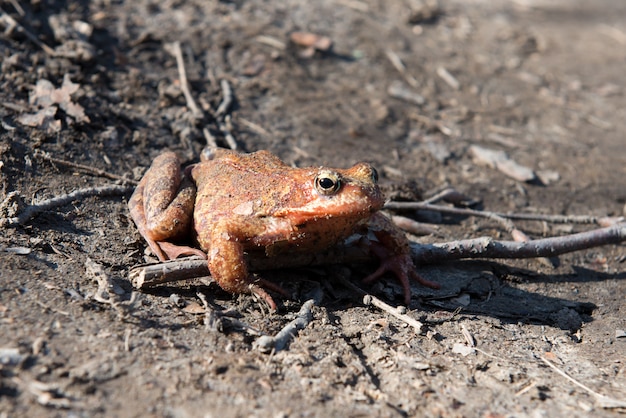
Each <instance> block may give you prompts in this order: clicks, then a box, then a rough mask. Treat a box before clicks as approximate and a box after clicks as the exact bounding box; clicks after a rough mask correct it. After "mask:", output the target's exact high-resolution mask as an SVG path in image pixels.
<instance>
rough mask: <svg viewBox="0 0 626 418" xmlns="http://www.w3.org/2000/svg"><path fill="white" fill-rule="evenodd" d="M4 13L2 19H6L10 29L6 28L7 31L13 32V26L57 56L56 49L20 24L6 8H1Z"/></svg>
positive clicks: (0, 19)
mask: <svg viewBox="0 0 626 418" xmlns="http://www.w3.org/2000/svg"><path fill="white" fill-rule="evenodd" d="M0 11H1V12H2V13H1V14H0V21H2V20H4V21H5V22H6V25H7V26H8V29H7V30H5V33H8V32H11V30H12V29H13V28H16V29H17V31H18V32H21V33H23V34H24V35H25V36H26V37H27V38H28V39H30V40H31V42H33V43H34V44H35V45H37V46H38V47H39V48H41V49H43V51H44V52H45V53H46V54H48V55H50V56H53V57H54V56H56V52H55V50H54V49H52V48H50V47H49V46H48V45H46V44H45V43H43V42H41V41H40V40H39V39H38V38H37V37H36V36H35V35H33V34H32V33H30V32H29V31H27V30H26V28H25V27H24V26H22V25H20V24H19V22H17V21H16V20H15V19H13V18H12V17H11V16H10V15H9V14H7V13H6V12H5V11H4V10H0Z"/></svg>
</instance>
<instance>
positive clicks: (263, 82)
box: [0, 0, 626, 417]
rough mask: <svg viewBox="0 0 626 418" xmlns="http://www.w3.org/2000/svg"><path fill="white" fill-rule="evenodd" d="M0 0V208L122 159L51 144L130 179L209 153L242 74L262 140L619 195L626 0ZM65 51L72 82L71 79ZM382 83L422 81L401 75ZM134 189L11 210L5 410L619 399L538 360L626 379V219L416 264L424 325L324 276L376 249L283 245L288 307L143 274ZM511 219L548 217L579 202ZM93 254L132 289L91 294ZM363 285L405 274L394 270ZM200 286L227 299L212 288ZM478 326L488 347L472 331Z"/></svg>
mask: <svg viewBox="0 0 626 418" xmlns="http://www.w3.org/2000/svg"><path fill="white" fill-rule="evenodd" d="M11 19H13V20H14V21H15V22H17V23H19V24H20V25H21V27H22V28H23V29H24V30H21V28H20V27H17V26H15V25H13V24H12V22H11ZM0 22H1V23H0V25H1V26H2V29H3V30H4V34H3V35H2V36H1V37H0V53H1V55H2V74H1V75H0V83H1V88H0V103H1V104H2V106H0V118H1V119H0V121H1V122H2V126H1V128H0V135H1V136H0V138H1V139H0V170H1V172H2V182H1V184H0V198H1V199H0V200H1V201H2V202H3V203H2V206H1V207H0V209H1V210H2V214H1V215H0V217H3V218H6V217H10V216H15V215H16V213H18V211H19V210H20V208H19V207H18V205H19V203H20V201H23V202H26V203H32V202H33V201H38V200H42V199H45V198H49V197H53V196H58V195H61V194H64V193H69V192H71V191H74V190H77V189H81V188H85V187H89V186H99V185H105V184H110V183H111V182H113V181H114V180H109V179H106V178H104V177H102V176H99V175H95V174H93V173H88V172H86V171H85V170H80V169H76V168H69V167H67V166H64V165H61V164H55V163H51V162H50V161H47V160H45V159H44V158H42V157H41V155H40V152H41V151H43V152H46V153H49V155H50V156H51V157H54V158H57V159H63V160H68V161H72V162H74V163H79V164H85V165H88V166H90V167H94V168H98V169H101V170H104V171H106V172H109V173H114V174H117V175H120V176H127V177H128V178H132V179H135V180H136V179H138V178H139V177H140V175H141V173H142V172H143V171H144V170H145V168H146V167H147V166H148V165H149V163H150V161H151V159H153V158H154V157H155V156H156V155H157V154H158V153H159V152H161V151H162V150H164V149H172V150H175V151H176V152H178V153H179V155H181V157H183V158H184V159H185V160H186V161H188V162H191V161H194V159H196V158H197V156H198V155H199V152H200V150H201V149H202V148H203V146H204V145H205V144H206V141H205V139H204V136H203V133H202V129H203V128H204V127H206V128H208V129H209V130H210V132H212V133H213V134H214V135H215V136H216V137H217V139H218V142H219V143H220V144H221V145H224V143H223V142H222V135H221V133H222V132H221V131H220V129H218V127H217V125H216V123H215V119H213V118H212V117H211V111H210V110H209V109H210V108H212V109H216V108H217V106H218V105H219V104H220V103H221V101H222V98H223V93H222V89H221V88H220V80H224V79H225V80H228V81H229V82H230V85H231V86H232V89H233V94H234V98H235V102H234V103H233V106H232V107H231V109H230V111H229V115H230V116H231V117H232V120H231V124H232V132H233V134H234V136H235V137H236V140H237V142H238V144H239V146H240V147H241V148H242V149H244V150H247V151H254V150H259V149H268V150H270V151H272V152H274V153H276V154H278V155H279V156H280V157H281V158H283V159H284V160H285V161H287V162H289V163H293V164H297V165H299V166H305V165H320V164H325V165H330V166H339V167H346V166H350V165H352V164H353V163H354V162H356V161H358V160H366V161H370V162H372V163H373V164H374V165H376V166H377V167H378V168H379V171H380V173H381V181H382V183H383V185H384V186H385V187H386V188H387V190H398V189H401V190H411V189H412V188H413V187H412V185H414V184H417V187H418V189H419V190H420V193H422V194H423V195H428V194H429V193H432V192H433V191H436V190H440V189H441V188H443V187H445V186H452V187H455V188H457V189H458V190H460V191H462V192H464V193H466V194H467V195H469V196H470V197H472V198H474V199H476V200H480V201H481V202H482V207H484V208H486V209H489V210H494V211H501V212H506V211H515V212H530V213H532V212H538V213H546V214H568V215H599V216H604V215H613V216H620V215H623V214H624V204H625V201H626V185H625V182H624V177H625V176H626V148H625V137H626V122H625V121H626V96H625V94H624V85H626V73H625V71H624V68H625V64H626V3H623V2H613V1H608V0H603V1H594V2H585V1H567V2H566V1H543V0H516V1H509V2H486V1H478V0H475V1H456V0H451V1H441V2H440V3H439V5H438V7H435V8H433V7H428V4H423V3H421V2H420V1H419V0H404V1H397V0H394V1H386V2H384V1H379V2H377V1H372V0H337V1H316V2H309V3H307V2H300V1H265V2H262V1H248V2H245V1H232V2H229V1H223V2H217V1H199V0H198V1H178V2H152V1H144V0H138V1H133V2H106V1H94V2H62V1H59V2H54V1H46V0H44V1H31V2H4V3H3V4H2V20H0ZM80 22H83V24H82V25H81V24H80ZM25 31H27V32H28V33H29V34H32V35H34V36H33V37H29V36H28V34H27V33H26V32H25ZM294 31H306V32H312V33H316V34H320V35H324V36H327V37H329V38H330V39H331V40H332V41H333V42H334V46H333V48H332V50H327V51H324V50H321V51H319V50H318V51H315V52H314V53H313V54H309V55H308V56H307V55H306V52H307V51H303V49H302V48H301V47H299V46H297V45H294V44H290V43H289V36H290V34H291V33H292V32H294ZM35 41H37V42H39V43H40V44H39V45H38V44H37V43H36V42H35ZM172 42H180V45H181V48H182V51H183V55H184V58H185V67H186V72H187V76H188V78H189V82H190V90H191V94H192V96H193V97H194V98H195V101H196V102H197V103H198V105H199V106H200V107H201V111H202V114H203V116H202V117H201V118H200V119H194V118H193V117H191V116H190V112H189V109H188V108H187V106H186V100H185V98H184V96H183V94H182V93H181V89H180V79H179V73H178V70H177V66H176V60H175V58H174V57H173V55H172V54H171V53H170V52H168V44H170V43H172ZM46 47H49V48H53V49H55V51H56V52H54V53H53V51H46V50H45V48H46ZM309 52H310V51H309ZM390 57H391V58H390ZM394 57H395V58H398V59H399V60H400V61H401V62H402V63H403V64H404V66H405V70H404V72H401V71H400V70H401V68H399V66H398V65H394V64H393V62H392V61H393V58H394ZM447 74H449V76H447ZM66 75H67V76H69V79H70V80H71V81H72V82H73V83H76V84H77V85H78V86H80V88H79V89H78V90H77V91H76V92H73V89H72V85H71V84H69V83H66V84H65V85H63V79H64V77H65V76H66ZM42 80H48V81H49V82H51V83H52V86H53V87H54V88H56V89H59V90H58V91H56V92H54V93H55V94H57V96H59V95H60V96H61V97H56V98H55V97H54V95H51V94H50V92H49V91H47V92H46V91H45V89H43V87H45V85H44V82H42ZM446 80H447V81H446ZM38 83H39V84H38ZM397 83H401V84H400V86H401V87H398V84H397ZM36 85H37V86H38V87H39V88H38V89H35V86H36ZM62 86H64V87H62ZM78 86H76V87H78ZM390 87H392V88H391V90H393V88H396V89H399V90H400V91H402V92H410V93H413V96H411V97H412V98H413V100H416V101H418V102H419V101H420V100H421V99H420V97H421V98H423V103H416V102H411V101H406V100H400V99H398V98H395V97H392V95H390V93H389V91H390ZM61 93H62V94H61ZM416 94H417V95H418V96H416ZM29 98H30V101H29ZM46 100H48V101H46ZM50 100H52V101H53V103H51V102H50ZM82 109H84V114H83V113H82ZM37 112H40V113H37ZM472 145H480V146H483V147H486V148H492V149H498V150H505V151H506V152H507V153H508V154H509V155H510V157H511V158H512V159H513V160H515V161H517V162H518V163H520V164H522V165H524V166H527V167H530V168H532V169H533V170H534V171H535V172H536V173H538V175H539V179H540V180H536V181H532V182H522V181H517V180H513V179H511V178H509V177H507V176H505V175H504V174H503V173H502V172H500V171H498V170H496V169H493V168H490V167H486V166H482V165H478V164H476V162H475V160H474V159H473V158H472V155H471V153H470V152H469V147H470V146H472ZM12 192H16V193H12ZM405 195H406V193H405ZM128 197H129V195H128V194H126V195H124V196H109V197H106V196H105V197H89V198H85V199H81V200H80V201H75V202H73V203H71V204H66V205H64V206H61V207H56V208H52V209H50V210H48V211H45V212H44V213H42V214H41V215H39V216H37V217H35V218H33V219H32V220H30V221H28V222H26V223H24V224H23V225H21V226H17V227H15V226H6V225H5V226H4V227H3V228H2V229H1V231H2V232H1V235H0V250H2V251H0V263H1V264H0V316H1V325H0V350H1V351H0V379H1V380H0V417H18V416H30V417H35V416H72V417H77V416H85V417H97V416H108V417H110V416H168V417H170V416H171V417H196V416H198V417H199V416H284V417H287V416H468V417H470V416H484V417H487V416H489V417H496V416H532V417H539V416H551V417H555V416H566V415H567V416H573V417H577V416H588V415H593V416H618V415H620V413H623V412H624V409H621V410H620V409H619V408H610V407H606V406H607V405H604V404H603V403H602V399H601V398H598V397H597V396H595V395H594V394H592V393H590V392H589V391H587V390H585V389H583V388H581V387H579V386H576V385H575V384H574V383H572V382H571V381H569V380H567V379H565V378H564V377H563V376H562V375H560V374H558V373H557V372H556V371H555V370H554V369H553V368H551V367H548V366H547V365H546V363H544V362H543V361H542V360H541V358H542V357H543V358H546V359H547V360H549V361H551V362H552V364H554V365H555V366H556V367H557V368H558V369H560V370H562V371H564V372H566V373H567V374H568V375H570V376H572V377H573V378H575V379H576V380H577V381H579V382H582V383H583V384H585V385H587V386H588V387H589V388H591V389H593V390H594V391H596V392H598V393H600V394H603V395H606V396H609V397H611V398H614V399H618V400H620V399H621V400H624V399H626V338H624V337H623V333H624V330H625V329H626V319H625V317H626V297H625V295H626V280H625V279H626V273H625V260H626V251H625V247H624V246H623V245H616V246H605V247H601V248H596V249H592V250H588V251H582V252H577V253H572V254H568V255H565V256H561V257H560V258H559V260H558V263H557V264H558V265H557V266H556V267H552V266H550V265H549V263H546V262H545V260H544V261H543V262H542V261H541V260H524V261H508V260H503V261H499V262H477V261H473V262H458V263H453V264H446V265H439V266H424V267H423V268H421V269H420V271H422V272H423V274H424V276H425V277H427V278H430V279H433V280H437V281H439V282H440V283H442V289H441V290H440V291H432V290H429V289H423V288H419V286H417V285H415V286H413V291H414V298H413V301H412V304H411V306H410V311H409V314H410V315H411V316H413V317H414V318H417V319H420V320H422V321H423V322H425V323H426V324H427V331H425V332H424V333H422V334H421V335H416V334H415V332H413V330H412V329H411V328H409V327H407V326H406V325H405V324H403V323H402V322H399V321H398V320H397V319H395V318H394V317H392V316H390V315H388V314H386V313H382V312H380V311H378V310H375V309H374V308H369V307H366V306H364V305H363V304H362V302H361V300H360V297H359V296H358V295H356V294H354V293H353V292H352V291H351V290H350V289H348V288H346V287H344V286H342V285H341V284H340V283H338V282H337V281H333V279H332V278H333V277H335V276H337V275H338V274H344V275H345V274H348V273H350V272H351V276H352V277H353V279H354V280H355V282H357V283H358V281H357V279H358V278H359V277H363V276H364V275H365V274H367V272H368V271H371V270H370V268H371V267H358V268H356V267H352V268H350V270H348V268H347V267H341V268H337V267H328V268H315V269H311V268H309V269H305V270H292V271H278V272H275V273H265V277H268V278H271V279H274V280H277V281H279V282H281V283H282V284H283V285H284V286H286V287H288V288H289V289H290V291H292V292H293V293H294V294H296V295H298V298H299V300H291V301H288V300H287V301H283V302H282V308H281V310H280V312H278V313H268V312H267V311H266V310H265V309H264V308H263V306H262V305H260V304H259V303H257V302H256V301H255V300H254V299H253V298H252V297H250V296H246V295H244V296H239V297H232V296H231V295H228V294H226V293H224V292H222V291H220V290H219V289H217V288H216V287H214V286H213V285H211V286H206V285H203V284H199V283H188V284H186V285H184V286H176V285H171V286H166V287H162V288H160V289H158V290H155V291H152V292H150V293H145V294H140V295H136V296H138V300H135V299H136V298H135V297H134V299H133V301H131V293H132V288H131V286H130V283H129V282H128V279H127V273H128V270H129V268H130V267H131V266H133V265H135V264H137V263H140V262H142V261H143V259H144V256H143V252H144V248H145V244H144V242H143V241H142V239H141V237H140V236H139V234H138V233H137V231H136V228H135V226H134V225H133V224H132V222H131V221H130V218H129V216H128V210H127V207H126V201H127V199H128ZM405 197H407V196H405ZM408 197H410V196H408ZM408 215H410V216H417V215H416V214H411V213H409V214H408ZM433 219H434V220H438V221H439V225H438V228H439V229H438V234H439V236H429V237H423V238H420V240H421V241H423V242H434V241H443V240H449V239H458V238H467V237H477V236H481V235H490V236H494V237H502V238H505V239H506V238H508V237H507V234H506V233H504V232H503V231H501V230H499V227H498V225H496V224H494V223H493V222H490V221H486V220H479V219H473V218H458V217H450V216H444V217H443V218H439V219H438V218H437V217H436V216H433V215H432V214H431V216H430V220H431V221H432V220H433ZM518 226H519V227H520V228H522V229H524V230H525V231H526V232H527V233H528V234H529V235H530V236H531V237H542V236H546V235H558V234H563V233H565V232H570V231H571V230H572V228H571V227H569V226H563V225H548V224H542V223H539V222H526V223H522V222H520V223H518ZM581 229H583V228H581V227H579V226H576V227H574V228H573V230H581ZM88 260H92V262H93V263H95V265H96V266H99V267H100V268H102V269H103V270H104V273H105V274H106V275H108V276H110V278H111V279H110V282H111V283H112V284H113V285H114V286H111V287H110V288H109V289H107V290H108V294H109V299H108V302H112V303H107V299H104V300H102V299H99V298H98V297H97V296H102V294H101V293H99V292H97V290H98V281H97V280H96V279H95V278H94V277H95V276H94V273H93V271H92V270H90V268H88V267H86V266H88V265H89V266H91V265H92V264H90V262H89V261H88ZM96 268H97V267H96ZM92 269H93V267H92ZM102 277H103V276H100V278H102ZM295 279H298V280H295ZM370 291H371V292H372V293H373V294H376V295H378V296H379V297H380V298H382V299H384V300H387V301H389V302H390V303H394V300H395V301H396V302H395V303H398V302H397V301H400V300H401V292H400V289H399V287H398V285H397V284H396V282H395V281H394V280H392V279H389V280H384V281H382V282H381V283H380V284H377V285H375V286H373V288H371V289H370ZM198 292H202V294H204V295H206V298H207V299H208V304H209V306H211V307H212V308H213V310H214V311H215V312H217V313H216V315H217V319H216V321H217V322H218V325H219V326H214V327H210V326H208V325H210V324H209V323H208V322H207V325H205V319H206V317H205V315H202V314H198V313H197V312H203V309H202V308H201V306H202V302H201V301H200V299H199V298H198V296H197V293H198ZM312 294H314V295H317V297H318V298H319V299H318V300H320V301H319V303H318V304H317V306H316V307H315V308H314V309H313V321H312V322H311V323H310V324H309V325H308V326H307V327H306V328H305V329H304V330H302V331H301V332H300V333H299V335H298V336H297V337H296V338H295V339H294V340H293V341H292V342H291V343H290V345H289V346H288V347H287V349H285V350H283V351H279V352H277V353H275V354H263V353H261V352H259V351H258V350H257V349H256V348H255V346H254V342H255V340H256V338H257V335H258V332H261V333H266V334H275V333H276V332H278V330H280V329H281V327H283V326H284V325H285V324H286V323H287V322H289V321H290V320H292V319H293V318H294V316H295V314H296V313H297V312H298V310H299V307H300V305H301V303H302V301H304V300H306V299H308V298H310V297H311V295H312ZM458 307H460V308H461V309H460V310H458V311H457V310H456V309H457V308H458ZM241 324H247V327H245V326H242V325H241ZM464 334H466V335H471V336H472V337H471V338H473V339H474V340H475V343H476V347H477V348H478V349H479V351H474V352H471V353H469V354H467V353H466V354H467V355H463V354H462V353H460V351H463V350H462V348H463V347H464V346H465V345H466V337H464Z"/></svg>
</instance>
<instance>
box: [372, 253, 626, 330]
mask: <svg viewBox="0 0 626 418" xmlns="http://www.w3.org/2000/svg"><path fill="white" fill-rule="evenodd" d="M418 269H419V272H420V274H421V275H423V276H424V277H425V278H426V279H428V280H432V281H436V282H439V283H440V284H441V289H438V290H436V289H428V288H425V287H422V286H420V285H419V284H416V283H412V284H411V291H412V295H413V298H412V303H411V305H410V307H409V308H410V309H417V310H423V311H425V315H426V316H428V313H429V311H431V312H432V311H438V310H447V311H450V312H453V311H455V310H457V309H460V310H461V312H463V313H469V314H477V315H485V316H490V317H493V318H496V319H498V320H500V321H502V322H505V323H518V322H522V323H533V324H540V325H547V326H552V327H557V328H560V329H564V330H568V331H572V332H574V331H576V330H578V329H579V328H580V327H581V326H582V325H583V324H584V323H586V322H591V321H592V320H593V318H592V316H591V315H592V313H593V311H594V310H595V309H596V308H597V306H596V305H595V304H594V303H591V302H585V301H580V299H581V298H580V297H576V294H572V297H573V298H572V299H567V298H563V297H554V296H546V295H544V294H540V293H535V292H531V291H528V290H525V289H523V288H521V287H516V286H514V285H512V284H511V283H512V281H519V282H523V283H538V282H544V283H550V284H552V285H554V286H560V285H565V284H568V285H571V284H572V283H582V282H600V281H605V280H608V279H613V280H615V279H621V280H624V279H626V272H621V273H618V274H606V273H601V272H597V271H594V270H590V269H587V268H584V267H580V266H574V267H573V269H574V272H573V273H567V274H538V273H537V272H536V271H532V270H527V269H521V268H516V267H511V266H507V265H505V264H501V263H497V262H492V261H482V260H465V261H457V262H453V263H446V264H445V265H431V266H425V267H419V268H418ZM379 286H380V285H379ZM384 287H387V288H389V287H391V288H392V289H393V291H391V292H390V291H388V290H387V291H384V292H385V293H387V294H390V293H391V294H395V295H396V298H397V300H400V299H401V297H402V290H401V288H400V285H399V284H398V283H397V281H395V280H393V279H392V278H388V279H385V280H384ZM570 287H571V286H570ZM373 294H376V293H375V292H373ZM388 303H391V304H393V302H389V301H388Z"/></svg>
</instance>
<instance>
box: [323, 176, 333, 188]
mask: <svg viewBox="0 0 626 418" xmlns="http://www.w3.org/2000/svg"><path fill="white" fill-rule="evenodd" d="M319 185H320V187H321V188H322V189H325V190H330V189H332V188H333V187H335V182H334V181H332V180H331V179H329V178H328V177H323V178H321V179H320V181H319Z"/></svg>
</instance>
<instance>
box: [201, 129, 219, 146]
mask: <svg viewBox="0 0 626 418" xmlns="http://www.w3.org/2000/svg"><path fill="white" fill-rule="evenodd" d="M202 133H203V134H204V139H206V144H207V147H208V148H210V149H215V148H217V141H216V140H215V137H214V136H213V135H212V134H211V131H209V129H208V128H206V127H205V128H202Z"/></svg>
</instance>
